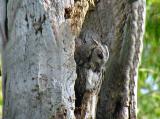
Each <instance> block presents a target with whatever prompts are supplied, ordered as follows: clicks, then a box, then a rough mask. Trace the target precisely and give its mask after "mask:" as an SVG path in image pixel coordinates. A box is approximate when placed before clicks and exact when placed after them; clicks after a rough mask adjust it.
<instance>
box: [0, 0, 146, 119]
mask: <svg viewBox="0 0 160 119" xmlns="http://www.w3.org/2000/svg"><path fill="white" fill-rule="evenodd" d="M0 5H1V6H0V15H1V16H2V17H1V18H0V36H1V39H2V41H3V49H2V60H3V97H4V108H3V119H74V118H77V119H90V118H93V119H94V118H97V119H136V104H137V99H136V96H137V94H136V91H137V76H138V73H137V69H138V64H139V62H140V56H141V49H142V39H143V33H144V21H145V0H0ZM75 39H76V40H75ZM75 43H76V44H75ZM75 48H76V49H75ZM108 56H109V60H108ZM107 60H108V62H107Z"/></svg>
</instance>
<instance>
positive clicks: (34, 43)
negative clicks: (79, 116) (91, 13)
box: [3, 0, 76, 119]
mask: <svg viewBox="0 0 160 119" xmlns="http://www.w3.org/2000/svg"><path fill="white" fill-rule="evenodd" d="M71 4H73V1H71V0H56V1H53V0H44V1H43V0H34V1H33V0H9V1H8V4H7V18H8V40H9V41H8V43H7V45H6V47H5V48H4V49H3V54H4V55H3V60H5V62H4V66H3V72H4V75H3V77H4V78H3V80H5V85H4V86H3V89H4V95H5V96H4V100H5V102H4V108H3V110H4V111H3V112H4V113H3V119H29V118H30V119H59V118H67V119H73V118H74V108H75V104H74V100H75V94H74V82H75V79H76V65H75V61H74V48H75V46H74V36H73V35H72V33H71V30H70V26H69V24H68V23H67V21H65V18H64V11H65V8H66V7H69V6H71Z"/></svg>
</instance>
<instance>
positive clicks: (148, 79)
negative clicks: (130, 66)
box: [138, 0, 160, 119]
mask: <svg viewBox="0 0 160 119" xmlns="http://www.w3.org/2000/svg"><path fill="white" fill-rule="evenodd" d="M141 63H142V64H141V66H140V69H139V81H138V118H139V119H160V73H159V72H160V0H147V16H146V32H145V37H144V50H143V56H142V62H141Z"/></svg>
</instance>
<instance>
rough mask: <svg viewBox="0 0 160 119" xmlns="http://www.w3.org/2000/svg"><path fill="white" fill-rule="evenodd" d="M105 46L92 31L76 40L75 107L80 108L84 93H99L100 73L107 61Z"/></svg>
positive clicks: (107, 55) (107, 54)
mask: <svg viewBox="0 0 160 119" xmlns="http://www.w3.org/2000/svg"><path fill="white" fill-rule="evenodd" d="M108 57H109V52H108V48H107V46H106V45H103V44H101V42H100V37H99V35H98V34H96V33H94V32H93V31H89V30H88V31H87V32H85V33H84V34H83V35H82V36H81V38H78V39H76V51H75V61H76V64H77V80H76V84H75V93H76V99H77V100H76V107H80V106H81V103H82V100H83V96H84V94H85V93H86V92H94V93H96V94H97V93H98V92H99V87H100V86H101V83H102V75H103V74H102V73H103V72H104V69H105V64H106V62H107V60H108Z"/></svg>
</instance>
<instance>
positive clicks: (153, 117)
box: [0, 0, 160, 119]
mask: <svg viewBox="0 0 160 119" xmlns="http://www.w3.org/2000/svg"><path fill="white" fill-rule="evenodd" d="M0 66H1V64H0ZM159 72H160V0H147V16H146V32H145V36H144V50H143V54H142V61H141V65H140V68H139V80H138V119H160V73H159ZM0 78H1V77H0ZM2 105H3V101H2V80H0V115H2Z"/></svg>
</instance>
